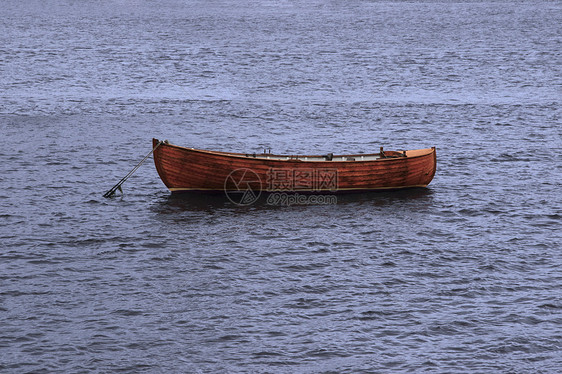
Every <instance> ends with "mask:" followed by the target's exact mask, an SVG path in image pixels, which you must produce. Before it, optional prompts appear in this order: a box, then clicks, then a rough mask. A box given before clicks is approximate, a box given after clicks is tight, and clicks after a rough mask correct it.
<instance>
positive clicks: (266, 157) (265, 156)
mask: <svg viewBox="0 0 562 374" xmlns="http://www.w3.org/2000/svg"><path fill="white" fill-rule="evenodd" d="M155 140H156V141H159V140H158V139H155ZM162 145H166V146H169V147H173V148H179V149H181V150H185V151H188V152H195V153H201V154H207V155H215V156H222V157H228V158H239V159H243V160H255V161H274V162H284V163H286V162H299V163H300V162H304V163H306V162H309V163H327V164H333V163H338V162H344V163H348V162H354V163H358V162H361V163H368V162H382V161H403V160H408V159H414V158H419V157H426V156H428V155H431V154H432V153H435V147H431V148H422V149H412V150H406V151H405V152H413V151H416V152H420V151H426V152H423V153H421V154H418V155H413V156H406V157H404V156H401V155H399V156H397V157H393V156H390V157H380V153H360V154H343V155H335V154H334V155H332V157H333V158H340V157H341V158H345V157H377V156H378V158H376V159H372V160H326V159H325V157H326V155H277V154H273V153H255V157H254V153H237V152H222V151H209V150H205V149H198V148H189V147H183V146H179V145H175V144H170V143H168V142H166V141H164V142H162ZM388 152H396V153H399V154H400V153H401V152H402V151H388ZM278 157H279V158H278ZM280 158H283V159H280ZM303 158H319V159H320V160H303Z"/></svg>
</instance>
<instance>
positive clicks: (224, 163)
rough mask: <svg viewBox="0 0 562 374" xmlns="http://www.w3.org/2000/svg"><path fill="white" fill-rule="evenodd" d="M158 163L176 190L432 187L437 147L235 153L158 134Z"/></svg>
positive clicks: (344, 190)
mask: <svg viewBox="0 0 562 374" xmlns="http://www.w3.org/2000/svg"><path fill="white" fill-rule="evenodd" d="M153 147H154V163H155V165H156V170H157V171H158V174H159V175H160V178H161V179H162V181H163V182H164V184H165V185H166V187H168V189H169V190H170V191H171V192H172V193H174V194H175V193H181V192H207V193H213V192H221V193H223V192H226V193H229V192H242V191H248V190H251V191H254V192H257V193H260V192H262V191H263V192H302V193H347V192H365V191H374V190H385V189H401V188H411V187H426V186H427V185H428V184H429V183H430V182H431V180H432V179H433V176H434V175H435V169H436V155H435V147H433V148H427V149H418V150H410V151H385V150H383V148H382V147H381V148H380V152H378V153H373V154H354V155H333V154H327V155H321V156H303V155H298V156H297V155H293V156H290V155H286V156H284V155H275V154H271V153H266V152H264V153H260V154H256V153H252V154H244V153H231V152H216V151H206V150H200V149H194V148H186V147H180V146H176V145H172V144H169V143H168V141H159V140H158V139H153Z"/></svg>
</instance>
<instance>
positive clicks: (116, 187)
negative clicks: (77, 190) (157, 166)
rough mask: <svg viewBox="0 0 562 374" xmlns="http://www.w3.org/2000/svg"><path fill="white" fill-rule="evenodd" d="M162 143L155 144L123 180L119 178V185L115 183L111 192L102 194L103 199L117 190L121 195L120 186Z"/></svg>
mask: <svg viewBox="0 0 562 374" xmlns="http://www.w3.org/2000/svg"><path fill="white" fill-rule="evenodd" d="M162 143H164V142H163V141H159V142H158V144H156V146H154V148H152V151H150V153H149V154H147V155H146V156H144V158H143V159H142V160H141V162H139V163H138V164H137V166H135V167H134V168H133V170H131V171H130V172H129V174H127V175H125V176H124V177H123V178H121V180H120V181H119V183H117V184H116V185H115V186H113V187H112V188H111V190H109V191H107V192H106V193H104V194H103V197H111V196H113V195H115V192H116V191H117V190H119V191H121V193H123V190H122V189H121V185H122V184H123V183H125V181H126V180H127V179H129V177H130V176H131V175H133V173H134V172H135V171H137V169H138V168H139V167H140V166H141V165H142V163H143V162H145V161H146V159H147V158H149V157H150V155H152V154H153V153H154V151H155V150H156V148H158V147H159V146H160V144H162Z"/></svg>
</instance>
